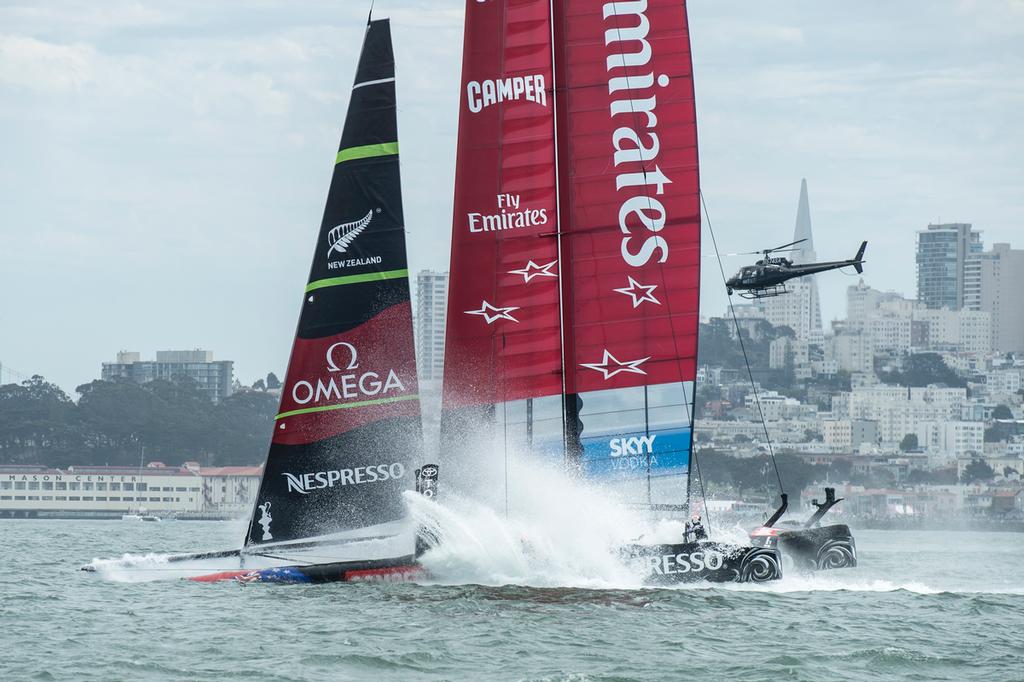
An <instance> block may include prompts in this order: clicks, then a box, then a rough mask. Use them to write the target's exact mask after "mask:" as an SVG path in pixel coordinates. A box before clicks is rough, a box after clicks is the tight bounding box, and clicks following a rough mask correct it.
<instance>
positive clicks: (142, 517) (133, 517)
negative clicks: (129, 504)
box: [121, 509, 160, 522]
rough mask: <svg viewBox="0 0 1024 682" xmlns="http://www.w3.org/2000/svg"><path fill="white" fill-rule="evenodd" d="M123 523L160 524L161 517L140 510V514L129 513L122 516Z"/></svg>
mask: <svg viewBox="0 0 1024 682" xmlns="http://www.w3.org/2000/svg"><path fill="white" fill-rule="evenodd" d="M121 520H122V521H149V522H159V521H160V517H159V516H156V515H155V514H147V513H146V510H144V509H140V510H139V511H138V512H128V513H127V514H121Z"/></svg>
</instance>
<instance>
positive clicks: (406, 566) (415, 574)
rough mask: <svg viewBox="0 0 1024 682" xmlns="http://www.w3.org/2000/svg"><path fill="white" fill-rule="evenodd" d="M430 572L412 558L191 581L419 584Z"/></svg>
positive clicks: (223, 574) (232, 572)
mask: <svg viewBox="0 0 1024 682" xmlns="http://www.w3.org/2000/svg"><path fill="white" fill-rule="evenodd" d="M424 577H426V571H425V570H424V569H423V567H422V566H420V565H419V564H418V563H416V562H415V560H414V559H412V558H411V557H409V558H402V559H397V560H394V561H390V560H389V561H359V562H339V563H333V564H314V565H310V566H278V567H274V568H262V569H237V570H230V571H220V572H217V573H210V574H207V575H198V576H192V577H190V578H188V580H192V581H194V582H201V583H214V582H225V581H232V582H239V583H334V582H347V583H352V582H375V583H404V582H415V581H416V580H421V579H423V578H424Z"/></svg>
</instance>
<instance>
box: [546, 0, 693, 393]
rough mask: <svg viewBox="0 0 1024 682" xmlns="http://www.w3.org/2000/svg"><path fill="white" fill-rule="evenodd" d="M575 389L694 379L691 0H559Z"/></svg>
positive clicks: (566, 318) (567, 293)
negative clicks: (688, 3) (688, 18)
mask: <svg viewBox="0 0 1024 682" xmlns="http://www.w3.org/2000/svg"><path fill="white" fill-rule="evenodd" d="M554 7H555V12H554V16H555V45H556V49H555V65H556V72H557V78H558V80H557V86H558V91H557V105H558V120H559V131H558V133H559V147H560V148H559V173H560V177H559V189H560V194H561V202H560V203H561V232H562V236H561V240H562V262H563V272H564V274H565V275H566V280H565V281H564V282H563V283H562V286H563V303H564V309H563V324H564V325H565V335H564V336H565V365H566V376H565V392H566V393H580V392H584V391H593V390H599V389H607V388H623V387H629V386H641V385H652V384H662V383H669V382H678V381H693V380H694V377H695V371H696V359H695V356H696V345H697V327H698V303H699V282H700V201H699V194H698V187H699V183H698V171H697V127H696V112H695V107H694V95H693V70H692V66H691V59H690V42H689V33H688V28H687V21H686V6H685V3H684V2H681V1H680V0H631V1H626V2H605V3H602V2H593V1H592V0H554Z"/></svg>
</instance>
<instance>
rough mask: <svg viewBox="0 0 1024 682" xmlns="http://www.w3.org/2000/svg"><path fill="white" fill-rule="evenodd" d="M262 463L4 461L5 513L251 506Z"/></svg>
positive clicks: (1, 504)
mask: <svg viewBox="0 0 1024 682" xmlns="http://www.w3.org/2000/svg"><path fill="white" fill-rule="evenodd" d="M262 469H263V468H262V467H199V466H198V465H196V464H195V463H194V462H189V463H188V464H186V465H184V466H180V467H169V466H164V465H163V464H161V463H159V462H152V463H150V464H149V465H147V466H145V467H142V468H139V467H108V466H74V467H68V468H66V469H57V468H51V467H46V466H33V465H22V466H10V465H4V466H0V516H41V517H46V516H93V517H99V518H119V517H120V515H122V514H127V513H129V512H139V511H142V510H145V511H146V512H148V513H152V514H157V515H159V516H178V515H185V516H187V515H190V514H204V513H213V514H237V515H241V514H244V513H246V512H248V511H249V509H250V507H251V505H252V501H253V500H254V499H255V496H256V492H257V489H258V488H259V481H260V476H261V475H262Z"/></svg>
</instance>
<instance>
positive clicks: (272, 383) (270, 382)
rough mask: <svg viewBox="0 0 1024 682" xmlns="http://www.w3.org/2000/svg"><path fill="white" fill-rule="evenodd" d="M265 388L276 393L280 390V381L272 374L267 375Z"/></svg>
mask: <svg viewBox="0 0 1024 682" xmlns="http://www.w3.org/2000/svg"><path fill="white" fill-rule="evenodd" d="M267 388H268V389H269V390H271V391H276V390H277V389H279V388H281V380H280V379H278V378H277V375H276V374H274V373H273V372H270V373H269V374H267Z"/></svg>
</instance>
